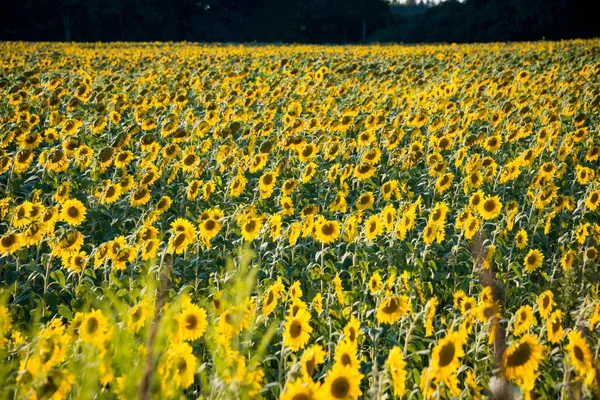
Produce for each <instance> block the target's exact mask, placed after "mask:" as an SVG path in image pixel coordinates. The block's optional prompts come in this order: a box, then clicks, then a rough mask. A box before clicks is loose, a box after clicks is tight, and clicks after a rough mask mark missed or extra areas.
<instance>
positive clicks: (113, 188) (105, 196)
mask: <svg viewBox="0 0 600 400" xmlns="http://www.w3.org/2000/svg"><path fill="white" fill-rule="evenodd" d="M120 195H121V187H120V186H119V185H114V184H112V183H109V184H108V185H106V187H105V188H104V190H103V191H102V194H101V197H100V204H113V203H114V202H115V201H117V199H118V198H119V196H120Z"/></svg>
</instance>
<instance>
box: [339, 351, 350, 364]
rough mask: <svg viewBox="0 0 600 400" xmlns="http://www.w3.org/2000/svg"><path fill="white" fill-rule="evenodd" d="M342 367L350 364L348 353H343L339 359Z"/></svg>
mask: <svg viewBox="0 0 600 400" xmlns="http://www.w3.org/2000/svg"><path fill="white" fill-rule="evenodd" d="M340 361H341V362H342V364H343V365H350V364H351V363H352V359H351V358H350V355H349V354H348V353H344V354H343V355H342V358H341V359H340Z"/></svg>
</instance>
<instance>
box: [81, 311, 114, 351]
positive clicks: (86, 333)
mask: <svg viewBox="0 0 600 400" xmlns="http://www.w3.org/2000/svg"><path fill="white" fill-rule="evenodd" d="M108 335H109V326H108V320H107V319H106V317H105V316H104V315H103V314H102V311H100V310H95V309H93V308H92V311H90V312H89V313H86V314H84V315H83V318H82V320H81V324H80V325H79V337H80V338H81V340H83V341H84V342H88V343H91V344H93V345H96V346H102V344H103V343H104V341H105V340H106V339H108Z"/></svg>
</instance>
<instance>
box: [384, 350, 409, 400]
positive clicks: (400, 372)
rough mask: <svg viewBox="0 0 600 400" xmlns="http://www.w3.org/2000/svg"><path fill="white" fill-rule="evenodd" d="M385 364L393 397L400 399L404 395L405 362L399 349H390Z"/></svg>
mask: <svg viewBox="0 0 600 400" xmlns="http://www.w3.org/2000/svg"><path fill="white" fill-rule="evenodd" d="M386 364H387V368H388V371H389V373H390V376H391V378H392V387H393V388H394V396H396V397H399V398H401V397H402V396H404V394H405V393H406V361H404V359H403V357H402V350H401V349H400V347H398V346H394V347H393V348H392V350H391V351H390V354H389V355H388V359H387V362H386Z"/></svg>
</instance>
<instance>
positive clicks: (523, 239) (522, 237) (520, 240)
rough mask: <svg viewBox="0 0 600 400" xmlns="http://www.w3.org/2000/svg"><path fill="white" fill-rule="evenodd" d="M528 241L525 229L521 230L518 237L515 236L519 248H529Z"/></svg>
mask: <svg viewBox="0 0 600 400" xmlns="http://www.w3.org/2000/svg"><path fill="white" fill-rule="evenodd" d="M527 239H528V237H527V231H526V230H525V229H521V230H520V231H519V232H518V233H517V236H515V243H516V245H517V248H519V249H524V248H525V246H527Z"/></svg>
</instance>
